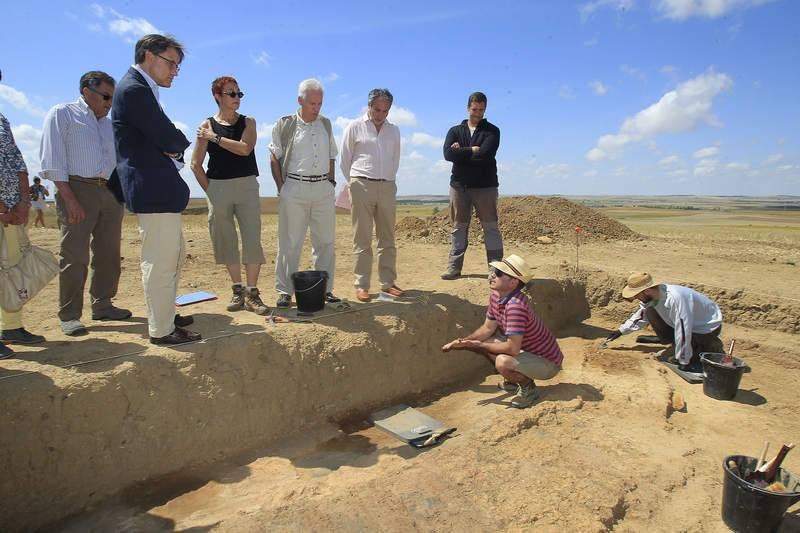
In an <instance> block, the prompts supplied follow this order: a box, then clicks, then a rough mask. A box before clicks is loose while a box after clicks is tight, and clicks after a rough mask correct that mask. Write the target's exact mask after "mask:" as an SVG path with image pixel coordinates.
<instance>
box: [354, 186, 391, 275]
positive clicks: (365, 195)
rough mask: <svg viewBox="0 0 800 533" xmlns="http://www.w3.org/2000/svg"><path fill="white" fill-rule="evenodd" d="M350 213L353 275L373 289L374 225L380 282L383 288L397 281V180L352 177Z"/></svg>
mask: <svg viewBox="0 0 800 533" xmlns="http://www.w3.org/2000/svg"><path fill="white" fill-rule="evenodd" d="M350 198H351V200H352V207H351V210H350V213H351V215H352V219H353V274H354V275H355V281H354V283H353V284H354V285H355V287H356V288H357V289H364V290H369V283H370V277H371V276H372V226H373V223H374V224H375V237H376V240H377V252H378V281H379V282H380V285H381V290H383V289H388V288H389V287H391V286H392V285H394V284H395V281H396V280H397V248H396V247H395V244H394V224H395V217H396V204H397V183H395V181H394V180H390V181H375V180H368V179H366V178H358V177H354V178H352V179H351V180H350Z"/></svg>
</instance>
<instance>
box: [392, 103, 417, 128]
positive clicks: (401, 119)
mask: <svg viewBox="0 0 800 533" xmlns="http://www.w3.org/2000/svg"><path fill="white" fill-rule="evenodd" d="M389 121H390V122H392V123H394V124H397V125H398V126H416V125H417V116H416V115H415V114H414V112H413V111H411V110H409V109H406V108H404V107H400V106H394V105H393V106H392V109H391V110H390V111H389Z"/></svg>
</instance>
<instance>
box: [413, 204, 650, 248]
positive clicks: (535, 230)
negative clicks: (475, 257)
mask: <svg viewBox="0 0 800 533" xmlns="http://www.w3.org/2000/svg"><path fill="white" fill-rule="evenodd" d="M497 218H498V224H499V226H500V231H501V233H502V235H503V239H504V240H505V241H508V242H536V240H537V238H539V237H547V238H549V239H551V240H553V241H565V240H569V242H574V241H575V239H576V227H579V228H580V239H581V241H582V242H583V241H587V242H597V241H607V240H635V239H638V238H639V237H640V236H639V235H638V234H637V233H636V232H634V231H633V230H631V229H630V228H628V227H627V226H625V225H624V224H621V223H620V222H617V221H616V220H614V219H612V218H609V217H607V216H605V215H604V214H602V213H600V212H599V211H597V210H596V209H592V208H590V207H586V206H583V205H581V204H578V203H575V202H572V201H570V200H567V199H566V198H560V197H548V198H539V197H537V196H509V197H503V198H500V199H499V200H498V202H497ZM451 228H452V225H451V223H450V214H449V212H447V211H440V212H438V213H436V214H434V215H431V216H429V217H427V218H426V219H422V218H420V217H414V216H409V217H404V218H402V219H401V220H400V221H399V222H398V223H397V233H398V235H402V236H404V237H406V238H409V239H419V240H422V241H423V242H443V243H449V242H450V230H451ZM469 240H470V242H472V243H482V242H483V231H482V229H481V225H480V222H479V221H478V218H477V215H475V214H473V217H472V221H471V223H470V229H469Z"/></svg>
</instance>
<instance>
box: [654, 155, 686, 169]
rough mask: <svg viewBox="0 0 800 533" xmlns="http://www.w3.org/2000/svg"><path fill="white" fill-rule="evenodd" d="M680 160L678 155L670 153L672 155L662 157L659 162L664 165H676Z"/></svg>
mask: <svg viewBox="0 0 800 533" xmlns="http://www.w3.org/2000/svg"><path fill="white" fill-rule="evenodd" d="M680 162H681V159H680V158H679V157H678V156H677V155H670V156H667V157H665V158H663V159H661V160H660V161H659V162H658V164H659V165H661V166H662V167H665V166H668V165H675V164H677V163H680Z"/></svg>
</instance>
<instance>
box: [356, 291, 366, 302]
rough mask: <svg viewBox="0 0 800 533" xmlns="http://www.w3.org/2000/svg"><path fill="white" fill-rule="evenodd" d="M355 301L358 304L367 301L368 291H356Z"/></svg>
mask: <svg viewBox="0 0 800 533" xmlns="http://www.w3.org/2000/svg"><path fill="white" fill-rule="evenodd" d="M356 300H358V301H359V302H368V301H369V291H367V290H366V289H356Z"/></svg>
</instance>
